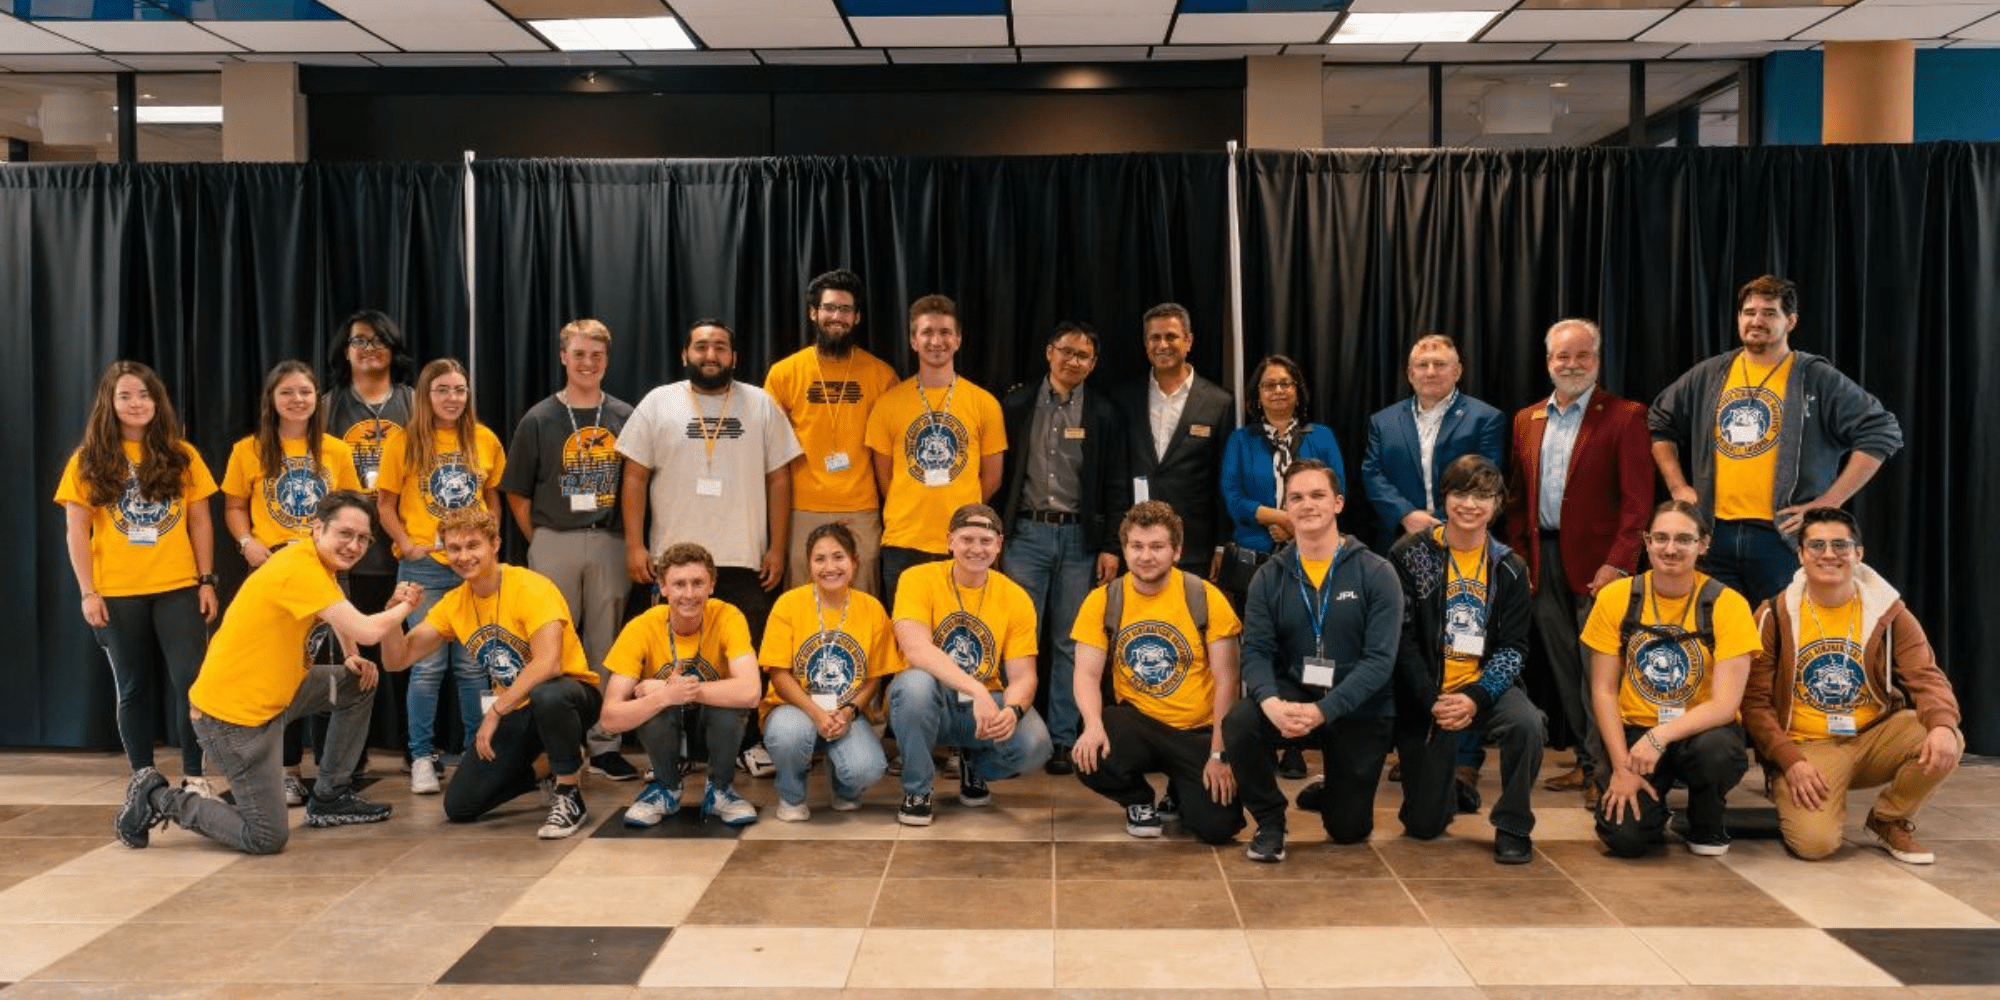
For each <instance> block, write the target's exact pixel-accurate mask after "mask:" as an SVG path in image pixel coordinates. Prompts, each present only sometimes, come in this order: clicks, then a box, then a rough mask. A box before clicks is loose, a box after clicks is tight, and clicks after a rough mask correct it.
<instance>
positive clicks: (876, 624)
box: [854, 591, 909, 677]
mask: <svg viewBox="0 0 2000 1000" xmlns="http://www.w3.org/2000/svg"><path fill="white" fill-rule="evenodd" d="M854 598H855V599H856V600H860V599H862V598H866V599H867V603H866V604H864V605H863V607H865V608H866V609H867V614H868V628H869V631H870V632H871V633H872V634H871V635H870V636H869V637H868V663H869V667H868V672H869V675H870V676H882V677H887V676H889V675H890V674H893V673H897V672H900V671H901V670H902V669H903V668H905V667H907V666H909V663H908V661H906V660H904V659H903V647H902V646H900V645H898V644H897V643H896V631H895V629H893V628H891V627H890V625H889V613H888V612H887V611H884V610H882V602H881V601H878V600H876V599H875V596H874V595H872V594H864V593H861V592H859V591H856V592H855V594H854Z"/></svg>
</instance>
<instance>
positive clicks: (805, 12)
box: [673, 0, 840, 18]
mask: <svg viewBox="0 0 2000 1000" xmlns="http://www.w3.org/2000/svg"><path fill="white" fill-rule="evenodd" d="M748 6H749V5H748V4H746V3H744V2H743V0H673V8H674V13H676V14H679V15H680V16H682V17H771V18H782V17H833V18H837V17H839V16H840V8H838V7H835V6H834V4H833V0H757V9H756V10H754V11H748V10H746V9H745V8H747V7H748Z"/></svg>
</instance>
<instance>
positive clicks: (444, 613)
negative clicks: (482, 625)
mask: <svg viewBox="0 0 2000 1000" xmlns="http://www.w3.org/2000/svg"><path fill="white" fill-rule="evenodd" d="M468 593H470V591H468V590H466V589H465V587H464V586H463V585H460V586H457V587H453V588H451V590H450V591H448V592H446V594H445V595H444V596H443V597H441V598H438V602H437V603H436V604H433V605H431V613H430V614H427V615H425V616H424V624H426V625H429V626H430V627H432V628H434V629H437V632H438V634H439V635H441V636H443V637H445V639H447V640H451V639H456V638H458V637H459V636H460V635H470V634H472V632H473V631H477V629H476V627H475V628H474V629H472V630H468V631H466V632H463V633H461V632H460V631H459V630H458V629H457V628H455V627H454V623H456V622H457V621H458V620H459V619H460V618H463V617H464V613H465V600H464V598H465V595H466V594H468Z"/></svg>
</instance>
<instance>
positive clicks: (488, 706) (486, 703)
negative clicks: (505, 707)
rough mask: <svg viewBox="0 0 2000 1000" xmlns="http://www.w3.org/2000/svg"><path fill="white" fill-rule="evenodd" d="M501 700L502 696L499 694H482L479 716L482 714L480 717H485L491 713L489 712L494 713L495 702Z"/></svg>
mask: <svg viewBox="0 0 2000 1000" xmlns="http://www.w3.org/2000/svg"><path fill="white" fill-rule="evenodd" d="M499 700H500V696H499V695H497V694H482V695H480V696H479V714H480V715H485V714H487V713H489V712H491V711H493V703H494V702H496V701H499Z"/></svg>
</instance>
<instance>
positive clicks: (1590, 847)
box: [1535, 838, 1752, 883]
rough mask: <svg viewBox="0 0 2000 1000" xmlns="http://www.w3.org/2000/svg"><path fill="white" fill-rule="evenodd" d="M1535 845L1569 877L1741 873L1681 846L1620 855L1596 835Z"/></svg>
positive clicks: (1728, 878)
mask: <svg viewBox="0 0 2000 1000" xmlns="http://www.w3.org/2000/svg"><path fill="white" fill-rule="evenodd" d="M1751 846H1752V845H1748V844H1741V845H1739V847H1738V848H1737V849H1735V850H1733V851H1732V854H1740V853H1744V851H1745V850H1746V849H1748V848H1750V847H1751ZM1535 849H1536V850H1537V851H1539V852H1540V853H1541V855H1542V856H1543V857H1544V858H1547V859H1548V860H1549V863H1550V864H1553V865H1554V866H1555V867H1556V870H1557V871H1558V872H1560V873H1562V874H1564V875H1568V876H1569V877H1570V878H1573V879H1576V880H1578V881H1584V882H1587V881H1589V880H1590V879H1595V878H1667V879H1673V880H1674V881H1676V882H1699V881H1711V880H1719V881H1724V882H1737V883H1740V882H1742V881H1743V877H1742V876H1741V875H1738V874H1736V871H1735V870H1734V869H1732V868H1730V867H1729V866H1728V865H1719V864H1716V863H1715V859H1714V858H1704V857H1699V856H1697V855H1693V854H1689V853H1688V852H1687V851H1686V850H1684V849H1681V848H1674V849H1671V850H1666V851H1654V852H1652V853H1650V854H1647V855H1645V856H1644V857H1637V858H1620V857H1616V856H1614V855H1612V854H1611V853H1610V852H1609V851H1606V850H1605V849H1604V845H1603V844H1601V843H1599V842H1598V841H1597V840H1596V839H1594V838H1593V839H1592V840H1590V841H1588V842H1583V843H1577V842H1570V841H1545V840H1539V839H1538V840H1537V841H1536V842H1535Z"/></svg>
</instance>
